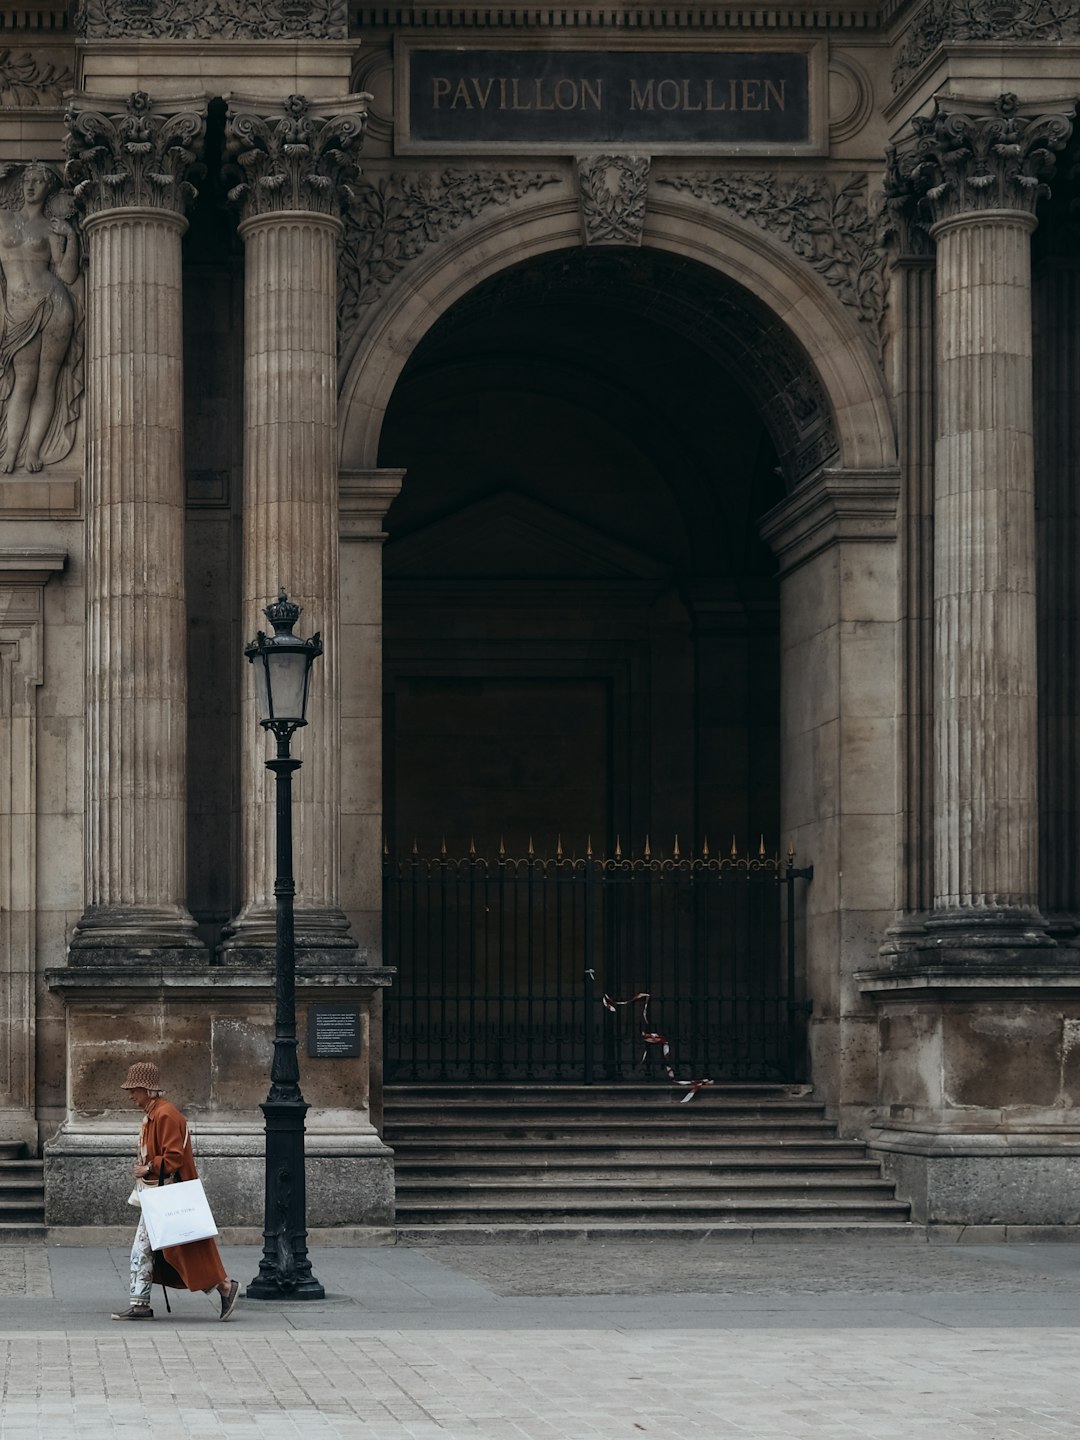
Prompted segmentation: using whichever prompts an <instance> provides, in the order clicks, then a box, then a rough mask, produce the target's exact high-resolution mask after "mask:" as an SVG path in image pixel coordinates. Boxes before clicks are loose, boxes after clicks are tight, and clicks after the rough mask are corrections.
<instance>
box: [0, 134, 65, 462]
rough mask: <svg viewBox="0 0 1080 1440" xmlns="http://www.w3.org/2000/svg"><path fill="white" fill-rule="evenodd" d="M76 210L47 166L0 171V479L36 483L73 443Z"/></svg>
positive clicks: (53, 172) (1, 166)
mask: <svg viewBox="0 0 1080 1440" xmlns="http://www.w3.org/2000/svg"><path fill="white" fill-rule="evenodd" d="M74 211H75V207H74V202H73V200H72V197H71V195H70V194H68V193H67V192H65V191H64V190H63V189H62V187H61V182H60V177H59V175H58V174H57V173H56V171H55V170H53V169H52V168H50V167H49V166H47V165H41V164H38V163H37V162H34V163H32V164H29V165H0V471H2V472H3V473H4V474H9V475H10V474H11V473H12V472H13V471H15V470H27V471H30V472H31V473H36V472H37V471H39V470H41V469H42V467H43V466H45V465H51V464H55V463H56V462H57V461H59V460H63V459H64V458H65V457H66V456H67V455H68V454H70V452H71V448H72V446H73V445H74V443H75V432H76V428H77V425H78V419H79V409H80V403H81V397H82V392H83V377H82V353H83V339H82V331H83V305H82V294H81V290H82V284H81V260H80V246H79V237H78V234H77V232H76V230H75V226H74V224H73V223H72V222H73V219H74Z"/></svg>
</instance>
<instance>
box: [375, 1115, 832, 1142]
mask: <svg viewBox="0 0 1080 1440" xmlns="http://www.w3.org/2000/svg"><path fill="white" fill-rule="evenodd" d="M436 1131H437V1132H439V1134H440V1135H442V1136H445V1137H447V1138H448V1139H452V1140H453V1141H454V1142H455V1143H457V1144H460V1143H461V1142H462V1141H463V1140H464V1141H466V1142H468V1141H470V1140H471V1141H475V1142H478V1143H483V1144H487V1142H488V1138H489V1137H490V1138H491V1139H499V1138H502V1139H506V1140H526V1141H530V1142H532V1143H533V1144H543V1145H552V1144H556V1145H562V1144H565V1143H566V1142H568V1141H574V1140H577V1139H591V1140H599V1141H602V1142H604V1143H606V1144H609V1145H610V1144H623V1143H625V1142H626V1141H627V1140H632V1141H636V1142H638V1143H640V1142H642V1141H645V1140H651V1141H652V1142H653V1143H656V1142H658V1141H659V1142H660V1143H661V1144H663V1145H683V1144H686V1143H688V1142H691V1141H693V1140H695V1139H702V1138H705V1137H709V1138H711V1139H714V1140H715V1139H717V1138H720V1137H722V1138H725V1139H735V1138H736V1137H737V1138H738V1139H739V1140H740V1141H741V1142H742V1144H744V1145H755V1146H756V1145H765V1144H777V1143H779V1142H781V1141H789V1140H829V1139H832V1138H834V1137H835V1134H836V1131H835V1127H834V1126H832V1125H830V1124H828V1123H827V1122H826V1121H823V1120H822V1121H813V1120H811V1121H805V1122H799V1121H795V1120H777V1121H776V1122H775V1124H769V1123H768V1121H767V1120H727V1121H725V1122H724V1124H723V1127H722V1128H721V1127H720V1126H719V1125H717V1124H716V1122H715V1121H714V1122H712V1123H708V1122H703V1123H702V1124H700V1125H691V1124H686V1123H684V1122H683V1120H682V1118H681V1117H679V1118H676V1117H674V1116H672V1117H671V1118H669V1119H659V1120H648V1121H645V1120H639V1119H633V1120H619V1121H613V1120H610V1119H608V1120H602V1119H593V1118H592V1117H583V1118H582V1119H580V1120H572V1119H562V1120H560V1121H559V1122H558V1123H557V1124H550V1125H546V1124H544V1123H542V1122H538V1121H521V1122H516V1121H513V1120H506V1121H498V1120H489V1119H487V1118H486V1117H483V1116H481V1117H479V1118H478V1119H472V1120H470V1119H467V1118H466V1117H464V1116H462V1117H460V1118H456V1119H455V1120H454V1121H452V1122H451V1121H446V1122H445V1123H444V1124H441V1125H437V1126H436V1125H429V1124H426V1123H416V1122H412V1121H409V1122H407V1123H403V1122H401V1121H387V1122H386V1125H385V1127H384V1134H385V1137H386V1141H387V1144H389V1145H406V1144H407V1145H412V1144H414V1143H416V1142H428V1143H430V1142H431V1141H432V1140H433V1139H434V1138H436V1137H435V1134H434V1133H433V1132H436Z"/></svg>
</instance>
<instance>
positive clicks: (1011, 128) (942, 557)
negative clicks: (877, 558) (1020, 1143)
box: [911, 95, 1071, 947]
mask: <svg viewBox="0 0 1080 1440" xmlns="http://www.w3.org/2000/svg"><path fill="white" fill-rule="evenodd" d="M915 128H916V132H917V135H918V140H917V143H916V146H915V150H914V159H915V163H914V165H913V166H912V167H911V175H912V180H913V182H914V185H915V188H916V190H917V191H918V192H919V193H921V195H922V196H923V204H924V206H925V208H926V209H927V210H928V212H929V219H930V221H931V227H930V233H931V235H932V236H933V238H934V239H935V241H936V243H937V441H936V446H935V481H934V507H935V530H934V643H935V657H934V684H933V690H934V716H935V719H934V731H935V733H934V876H933V878H934V897H933V903H934V914H933V916H932V918H931V921H930V926H931V928H932V929H933V930H935V931H937V932H938V933H939V934H940V936H941V943H942V944H943V945H945V946H949V945H952V944H958V945H961V946H962V945H964V944H967V943H972V944H975V945H978V946H980V947H981V946H984V945H987V944H990V945H995V944H996V945H1017V944H1027V945H1031V944H1045V943H1047V937H1046V934H1045V929H1044V925H1043V921H1042V917H1041V915H1040V913H1039V909H1038V889H1037V887H1038V762H1037V728H1036V688H1037V675H1036V614H1035V506H1034V495H1035V490H1034V480H1035V463H1034V448H1033V421H1032V371H1031V364H1032V361H1031V356H1032V336H1031V255H1030V237H1031V232H1032V231H1033V230H1034V228H1035V224H1036V218H1035V205H1036V201H1037V199H1038V197H1039V196H1040V194H1044V193H1046V187H1045V185H1044V184H1043V178H1044V177H1045V176H1048V175H1050V174H1051V173H1052V171H1053V168H1054V157H1053V153H1052V152H1053V151H1055V150H1060V149H1061V148H1062V147H1063V146H1064V144H1065V142H1066V141H1067V139H1068V137H1069V134H1070V132H1071V126H1070V121H1069V118H1068V117H1067V116H1065V115H1063V114H1057V115H1042V116H1039V117H1029V116H1025V115H1022V114H1020V113H1019V104H1018V102H1017V100H1016V97H1015V96H1012V95H1003V96H1002V97H1001V98H1000V99H999V100H998V101H997V103H996V104H995V105H993V106H992V107H991V106H979V105H977V104H968V103H967V102H964V113H960V111H958V110H954V109H951V108H942V107H941V106H939V107H938V108H937V110H936V112H935V114H934V115H933V116H932V117H931V118H930V119H923V120H917V121H916V122H915Z"/></svg>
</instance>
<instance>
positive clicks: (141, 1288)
mask: <svg viewBox="0 0 1080 1440" xmlns="http://www.w3.org/2000/svg"><path fill="white" fill-rule="evenodd" d="M120 1088H121V1089H122V1090H126V1091H127V1092H128V1094H129V1095H130V1096H131V1100H132V1103H133V1104H134V1105H137V1106H138V1107H139V1108H140V1109H141V1110H143V1111H144V1112H145V1114H144V1117H143V1122H142V1129H141V1130H140V1131H139V1158H138V1160H137V1161H136V1162H135V1164H134V1166H133V1167H132V1169H133V1173H134V1175H135V1184H136V1188H139V1187H141V1186H143V1185H156V1184H157V1183H158V1181H159V1179H160V1178H161V1176H162V1175H164V1178H165V1181H166V1183H167V1182H168V1181H169V1180H194V1179H196V1178H197V1172H196V1170H195V1157H194V1155H193V1154H192V1150H191V1136H190V1134H189V1132H188V1125H187V1121H186V1120H185V1119H184V1117H183V1115H181V1113H180V1111H179V1110H178V1109H177V1108H176V1106H175V1105H173V1104H172V1103H171V1102H170V1101H168V1100H166V1099H164V1098H163V1096H162V1094H161V1076H160V1074H159V1073H158V1067H157V1066H156V1065H155V1064H154V1063H153V1061H152V1060H141V1061H139V1062H138V1064H136V1065H132V1066H131V1068H130V1069H129V1070H128V1073H127V1079H126V1080H125V1081H124V1083H123V1085H122V1086H121V1087H120ZM154 1284H157V1285H162V1286H165V1285H171V1286H172V1288H173V1289H174V1290H202V1291H203V1292H204V1293H205V1294H207V1295H209V1294H210V1292H211V1291H212V1290H216V1291H217V1292H218V1294H219V1295H220V1296H221V1314H220V1316H219V1319H221V1320H228V1318H229V1316H230V1315H231V1314H232V1313H233V1311H234V1310H235V1309H236V1302H237V1300H238V1299H239V1296H240V1283H239V1281H237V1280H230V1279H229V1277H228V1275H226V1273H225V1267H224V1265H222V1263H221V1256H220V1255H219V1254H218V1248H217V1245H216V1244H215V1242H214V1241H213V1240H195V1241H193V1242H192V1243H191V1244H190V1245H175V1246H171V1247H167V1248H166V1249H164V1250H162V1251H160V1252H157V1253H155V1252H154V1251H152V1250H151V1248H150V1240H149V1237H148V1236H147V1233H146V1221H145V1220H144V1219H143V1218H142V1217H141V1216H140V1217H139V1228H138V1229H137V1230H136V1231H135V1240H134V1243H133V1244H132V1247H131V1295H130V1303H129V1304H128V1308H127V1309H126V1310H121V1311H119V1312H118V1313H116V1314H114V1315H113V1317H112V1318H113V1319H114V1320H152V1319H153V1318H154V1312H153V1310H151V1308H150V1287H151V1286H152V1285H154Z"/></svg>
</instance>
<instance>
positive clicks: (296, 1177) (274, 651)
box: [244, 591, 326, 1300]
mask: <svg viewBox="0 0 1080 1440" xmlns="http://www.w3.org/2000/svg"><path fill="white" fill-rule="evenodd" d="M265 614H266V616H267V618H268V619H269V620H270V621H271V622H272V624H273V625H274V630H275V634H274V635H273V636H272V637H270V638H269V639H268V638H267V637H266V636H265V635H263V634H262V632H261V631H260V633H259V636H258V638H257V639H256V640H255V641H254V642H253V643H252V644H251V645H249V646H248V648H247V650H246V651H245V652H244V653H245V654H246V655H247V656H248V659H249V660H251V661H252V662H253V663H255V662H261V665H262V670H261V672H257V673H259V682H260V701H261V702H263V703H262V707H261V708H262V711H263V713H262V715H261V717H260V723H261V724H262V725H263V727H264V728H265V729H267V730H270V731H271V732H272V733H273V735H274V737H275V739H276V741H277V754H276V755H275V756H274V758H273V759H271V760H267V762H266V768H267V769H268V770H269V771H271V772H272V773H273V775H274V776H275V789H276V801H277V805H276V810H277V873H276V876H275V879H274V900H275V905H276V910H277V916H276V919H277V926H276V953H275V1013H274V1058H273V1063H272V1065H271V1068H270V1091H269V1094H268V1095H267V1097H266V1100H265V1101H264V1102H263V1104H262V1107H261V1108H262V1112H263V1115H264V1116H265V1119H266V1201H265V1211H264V1215H265V1219H264V1222H263V1253H262V1259H261V1260H260V1261H259V1273H258V1275H257V1276H256V1277H255V1279H254V1280H252V1281H251V1283H250V1284H249V1285H248V1287H247V1292H246V1293H247V1296H248V1298H249V1299H251V1300H321V1299H322V1298H323V1297H324V1295H325V1293H326V1292H325V1291H324V1289H323V1287H322V1286H321V1285H320V1284H319V1282H318V1280H317V1279H316V1278H315V1276H314V1275H313V1274H312V1273H311V1260H310V1259H309V1257H308V1251H307V1195H306V1187H305V1174H304V1119H305V1116H306V1115H307V1112H308V1106H307V1103H306V1102H305V1100H304V1097H303V1095H302V1094H301V1091H300V1066H299V1061H298V1058H297V1052H296V944H295V931H294V920H293V896H294V895H295V893H296V884H295V881H294V879H293V857H292V777H293V774H294V773H295V772H296V771H297V770H299V769H300V764H301V762H300V761H299V760H294V759H293V757H292V755H291V754H290V753H289V743H290V741H291V739H292V736H293V733H294V731H295V730H297V729H298V728H299V727H300V726H301V725H304V724H306V723H307V722H306V720H305V719H304V710H305V708H306V704H307V678H308V672H309V670H310V667H311V662H312V661H313V660H314V659H315V657H316V655H319V654H321V653H322V645H321V643H320V641H319V637H318V635H315V636H313V637H312V639H311V640H306V641H305V640H299V639H298V638H297V637H296V636H294V635H293V634H292V627H293V625H294V624H295V623H296V620H297V619H298V618H299V615H300V607H299V606H298V605H295V604H293V603H292V602H290V601H289V600H288V597H287V596H286V595H285V592H284V591H282V593H281V596H280V598H279V599H278V601H277V602H276V603H275V604H273V605H268V606H267V608H266V611H265ZM281 662H283V663H284V666H285V667H287V668H285V669H281V670H280V671H279V670H278V665H279V663H281ZM298 662H299V663H298ZM301 670H302V673H301ZM275 679H277V680H278V682H279V687H278V689H277V691H276V692H275ZM282 680H285V681H286V682H287V683H286V694H285V696H284V697H283V696H282V693H281V688H280V682H281V681H282ZM297 682H301V688H300V690H299V691H297V690H296V688H295V687H296V684H297ZM282 699H285V701H286V702H288V701H290V700H291V701H292V702H293V703H292V704H289V703H285V704H284V706H283V705H282ZM275 702H276V703H275ZM296 711H298V712H299V713H298V714H297V713H290V712H296Z"/></svg>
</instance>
